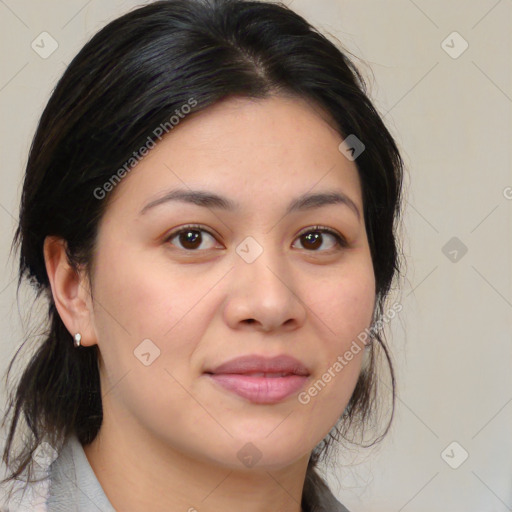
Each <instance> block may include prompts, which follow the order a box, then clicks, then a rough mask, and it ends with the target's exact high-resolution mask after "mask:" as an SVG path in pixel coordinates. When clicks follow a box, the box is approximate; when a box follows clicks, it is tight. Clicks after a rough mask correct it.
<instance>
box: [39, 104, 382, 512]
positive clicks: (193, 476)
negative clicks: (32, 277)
mask: <svg viewBox="0 0 512 512" xmlns="http://www.w3.org/2000/svg"><path fill="white" fill-rule="evenodd" d="M342 140H343V138H342V137H341V135H340V134H339V133H338V132H337V131H336V130H335V129H334V128H333V122H332V121H331V120H329V119H328V116H327V115H326V114H325V112H323V111H321V110H320V109H319V108H314V107H313V106H312V105H311V104H310V103H307V102H305V101H304V100H302V99H298V98H293V97H283V96H280V97H272V98H270V99H265V100H251V99H247V98H230V99H227V100H224V101H222V102H219V103H217V104H215V105H213V106H211V107H209V108H208V109H206V110H203V111H201V112H197V113H194V114H190V115H189V116H188V117H187V118H186V119H185V120H184V121H182V122H181V123H180V124H179V125H177V126H176V127H175V128H174V129H173V130H172V132H170V133H169V134H168V135H167V136H166V137H165V138H163V140H162V141H161V142H159V143H158V144H157V145H156V147H155V148H154V149H153V150H151V151H150V153H149V154H148V155H147V156H146V157H145V158H144V159H143V160H142V161H141V162H140V163H139V164H138V165H137V166H135V167H134V168H133V170H132V171H131V172H130V173H129V174H128V175H127V176H126V177H125V178H124V179H123V180H122V182H121V183H120V184H119V185H117V187H116V188H115V190H114V191H113V192H110V194H112V196H111V197H109V200H110V201H109V205H108V208H107V211H106V213H105V215H104V217H103V219H102V220H101V223H100V225H99V231H98V239H97V241H98V243H97V251H96V253H95V256H94V258H95V259H94V266H93V268H92V284H90V283H89V282H88V280H87V277H86V275H85V272H79V273H75V272H73V271H72V270H71V267H70V266H69V264H68V262H67V260H66V257H65V253H64V244H63V243H62V241H61V240H59V239H56V238H53V237H52V238H50V237H49V238H47V239H46V242H45V248H44V250H45V259H46V266H47V271H48V275H49V278H50V282H51V287H52V293H53V297H54V300H55V303H56V306H57V309H58V312H59V314H60V316H61V318H62V319H63V322H64V324H65V325H66V327H67V328H68V330H69V332H70V333H71V334H74V333H76V332H80V333H81V334H82V345H84V346H91V345H94V344H98V346H99V349H100V353H101V358H100V361H99V368H100V378H101V388H102V400H103V415H104V417H103V424H102V426H101V429H100V432H99V434H98V436H97V437H96V439H95V440H94V441H93V442H92V443H91V444H90V445H87V446H84V450H85V453H86V456H87V458H88V460H89V462H90V464H91V467H92V468H93V470H94V472H95V474H96V476H97V478H98V480H99V482H100V484H101V486H102V487H103V489H104V491H105V494H106V495H107V497H108V498H109V500H110V501H111V503H112V505H113V506H114V507H115V508H116V509H117V510H123V511H140V510H152V511H156V512H159V511H161V512H164V511H166V512H168V511H169V510H173V511H178V510H182V511H190V512H192V511H193V510H198V511H212V512H213V511H218V510H224V511H228V512H229V511H235V510H239V509H240V505H241V504H243V508H244V511H245V512H268V511H269V510H279V511H284V512H297V511H300V510H301V506H300V503H301V495H302V490H303V484H304V478H305V474H306V468H307V462H308V459H309V456H310V454H311V451H312V450H313V448H314V447H315V446H316V445H317V444H318V443H319V442H320V441H321V440H322V439H323V438H324V437H325V436H326V435H327V434H328V432H329V431H330V430H331V428H332V427H333V425H334V424H335V423H336V421H337V419H338V418H339V416H340V415H341V414H342V412H343V410H344V409H345V407H346V405H347V403H348V401H349V399H350V396H351V394H352V392H353V390H354V387H355V384H356V382H357V378H358V375H359V372H360V369H361V364H362V361H363V356H364V350H361V351H360V352H359V353H358V354H357V355H355V356H354V358H353V359H352V360H351V361H350V362H349V363H348V364H347V365H346V366H345V367H344V368H343V370H342V371H340V372H338V373H337V374H336V376H335V377H334V378H332V379H331V380H330V382H329V383H328V384H327V385H326V386H325V387H324V389H322V391H321V392H319V393H318V395H317V396H315V397H312V398H311V400H310V401H309V403H307V404H301V403H299V401H298V400H297V393H295V394H294V395H292V396H290V397H288V398H286V399H284V400H282V401H281V402H279V403H276V404H255V403H252V402H250V401H249V400H246V399H244V398H241V397H240V396H238V395H236V394H233V393H230V392H229V391H226V390H224V389H223V388H220V387H218V386H216V385H215V383H212V382H211V379H210V378H209V377H207V376H206V375H205V374H204V373H203V372H205V370H207V369H212V368H214V367H215V366H217V365H219V364H221V363H223V362H225V361H227V360H229V359H232V358H234V357H237V356H241V355H248V354H263V355H267V356H275V355H280V354H289V355H292V356H294V357H296V358H297V359H299V360H300V361H302V362H303V363H304V364H305V365H306V366H307V367H308V368H309V370H310V372H311V375H310V377H309V381H308V384H307V385H306V386H305V389H307V388H308V387H309V386H310V385H311V383H313V382H316V381H317V380H318V379H320V378H321V377H322V374H324V373H325V372H326V370H327V369H328V368H329V367H332V365H333V364H334V362H335V361H336V360H337V358H338V356H341V355H343V354H344V353H345V352H346V351H347V350H348V349H349V347H350V345H351V343H352V341H353V340H355V339H356V337H357V335H358V334H359V333H361V332H362V331H364V329H365V328H366V327H369V325H370V323H371V318H372V313H373V308H374V305H375V280H374V273H373V266H372V261H371V256H370V250H369V246H368V239H367V234H366V229H365V225H364V218H363V203H362V191H361V184H360V181H359V176H358V172H357V168H356V165H355V162H352V161H350V160H348V159H347V158H345V156H344V155H343V154H342V153H341V152H340V151H339V149H338V146H339V144H340V143H341V142H342ZM176 187H181V188H185V189H202V190H208V191H210V192H215V193H217V194H219V195H223V196H225V197H227V198H229V199H231V200H233V201H237V202H238V203H239V205H240V209H239V210H236V211H233V212H229V211H225V210H222V209H219V208H214V207H209V208H206V207H203V206H199V205H193V204H186V203H184V202H177V201H173V202H166V203H162V204H161V205H159V206H156V207H154V208H151V209H149V210H148V211H146V212H145V213H144V214H140V211H141V209H142V208H143V207H144V205H146V204H147V203H148V202H150V201H152V200H154V199H156V198H159V197H161V196H162V195H163V194H164V193H165V192H166V191H168V190H170V189H173V188H176ZM320 191H338V192H343V193H344V194H346V195H347V196H348V197H349V198H351V199H352V201H353V202H354V203H355V205H356V206H357V208H358V210H359V212H360V218H358V216H357V215H356V214H355V213H354V212H353V211H352V210H351V209H350V208H349V207H347V206H346V205H344V204H330V205H323V206H319V207H315V208H311V209H308V210H304V211H297V212H293V213H290V214H287V215H285V214H284V212H285V209H286V207H287V206H288V204H289V202H290V201H291V200H292V199H293V198H296V197H297V196H299V195H301V194H304V193H307V192H312V193H314V192H320ZM190 223H193V224H201V226H202V228H204V229H205V230H207V231H209V232H210V233H211V234H212V235H213V236H211V235H209V234H208V232H204V231H200V234H201V235H202V241H196V242H195V243H194V244H190V243H189V245H188V247H191V246H192V247H193V248H192V249H190V248H189V249H188V250H187V249H186V248H184V247H186V242H187V239H186V238H185V237H184V235H182V236H181V237H179V236H175V237H173V238H171V239H168V238H169V235H170V234H171V232H172V231H173V230H175V229H176V228H179V227H183V226H184V225H187V224H190ZM318 224H320V225H322V226H326V227H329V228H331V229H333V230H335V231H337V232H339V233H340V234H341V235H342V236H344V237H345V238H346V239H347V242H348V246H347V247H345V248H343V247H338V246H337V245H336V242H335V239H334V238H333V237H332V235H329V234H323V235H322V236H321V238H320V240H319V241H318V242H317V243H314V242H311V241H310V242H309V243H308V240H307V239H305V237H304V236H299V235H300V233H301V231H303V230H304V228H311V229H309V230H306V232H305V233H311V232H313V233H314V232H315V229H314V226H315V225H318ZM247 236H251V237H253V238H254V239H255V240H256V241H257V242H258V244H259V245H260V246H261V247H262V249H263V252H262V254H261V255H260V256H259V257H258V258H257V259H256V260H255V261H254V262H253V263H247V262H246V261H245V260H244V259H243V258H241V257H240V256H239V255H238V254H237V252H236V248H237V246H238V245H239V244H240V243H241V242H242V241H243V240H244V239H245V238H246V237H247ZM194 247H195V248H194ZM91 291H92V295H91ZM145 339H150V340H151V341H152V343H154V344H155V345H156V346H157V347H158V349H159V350H160V355H159V357H157V358H156V359H154V361H152V362H151V364H149V365H148V366H146V365H144V364H142V363H141V361H140V360H139V359H138V358H137V357H136V356H135V355H134V350H136V348H137V347H138V346H139V345H140V343H141V342H142V341H143V340H145ZM77 350H80V348H78V349H77ZM249 442H251V443H253V445H254V446H255V447H256V448H257V450H258V452H259V453H260V454H261V458H260V460H259V461H258V462H257V463H256V464H255V465H254V466H252V467H247V466H245V465H244V464H242V463H241V461H240V460H239V459H238V457H237V453H238V452H239V450H241V449H242V448H243V447H244V446H245V445H246V443H249Z"/></svg>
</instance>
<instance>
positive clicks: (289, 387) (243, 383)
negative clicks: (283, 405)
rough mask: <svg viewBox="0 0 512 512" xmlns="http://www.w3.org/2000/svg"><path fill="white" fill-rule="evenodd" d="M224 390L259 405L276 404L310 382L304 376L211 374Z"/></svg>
mask: <svg viewBox="0 0 512 512" xmlns="http://www.w3.org/2000/svg"><path fill="white" fill-rule="evenodd" d="M209 376H210V377H211V378H212V379H213V380H214V381H215V382H217V383H218V384H220V385H221V386H222V387H223V388H224V389H227V390H228V391H231V392H233V393H236V394H237V395H239V396H241V397H243V398H246V399H247V400H250V401H251V402H254V403H257V404H274V403H277V402H280V401H281V400H284V399H285V398H287V397H288V396H290V395H292V394H293V393H295V392H297V391H299V390H300V389H301V388H302V387H303V386H304V384H305V382H306V381H307V380H308V377H306V376H303V375H288V376H286V377H253V376H250V375H241V374H235V373H219V374H209Z"/></svg>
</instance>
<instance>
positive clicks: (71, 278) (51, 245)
mask: <svg viewBox="0 0 512 512" xmlns="http://www.w3.org/2000/svg"><path fill="white" fill-rule="evenodd" d="M44 259H45V265H46V272H47V274H48V279H49V280H50V285H51V289H52V295H53V300H54V302H55V306H56V308H57V311H58V312H59V315H60V318H61V319H62V322H63V323H64V325H65V326H66V328H67V330H68V331H69V333H70V334H71V335H72V336H74V335H75V333H77V332H79V333H80V334H81V335H82V341H81V344H82V345H84V346H90V345H94V344H95V343H96V342H97V337H96V332H95V330H94V327H93V326H94V321H93V320H94V316H93V308H92V298H91V295H90V289H89V282H88V280H87V279H86V278H85V274H84V273H81V272H80V273H77V272H76V271H75V270H74V269H73V267H72V266H71V265H70V263H69V260H68V257H67V254H66V241H65V240H63V239H62V238H60V237H56V236H47V237H46V238H45V241H44Z"/></svg>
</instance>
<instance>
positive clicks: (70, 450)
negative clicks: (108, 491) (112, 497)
mask: <svg viewBox="0 0 512 512" xmlns="http://www.w3.org/2000/svg"><path fill="white" fill-rule="evenodd" d="M71 503H73V508H72V509H71V508H70V504H71ZM72 511H80V512H115V509H114V507H113V506H112V504H111V503H110V501H109V500H108V498H107V496H106V495H105V493H104V491H103V489H102V487H101V485H100V483H99V482H98V479H97V478H96V475H95V474H94V471H93V470H92V467H91V465H90V464H89V461H88V459H87V456H86V455H85V452H84V449H83V447H82V445H81V444H80V441H79V440H78V437H77V436H76V435H75V434H72V435H70V436H69V437H68V439H67V440H66V441H65V442H64V444H63V446H62V449H61V451H60V453H59V456H58V457H57V459H56V460H55V461H54V462H53V463H52V465H51V467H50V494H49V497H48V512H72Z"/></svg>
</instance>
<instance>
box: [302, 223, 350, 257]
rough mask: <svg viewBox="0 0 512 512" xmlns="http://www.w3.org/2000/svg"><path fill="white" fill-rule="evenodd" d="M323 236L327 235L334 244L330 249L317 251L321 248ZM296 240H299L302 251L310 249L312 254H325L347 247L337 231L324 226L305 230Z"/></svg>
mask: <svg viewBox="0 0 512 512" xmlns="http://www.w3.org/2000/svg"><path fill="white" fill-rule="evenodd" d="M325 235H329V236H330V237H331V239H334V243H333V244H331V246H330V247H327V249H325V251H317V250H316V249H318V248H319V247H321V246H322V244H323V242H324V237H325ZM298 238H299V240H301V244H303V247H304V249H312V250H313V252H327V251H329V250H330V249H333V248H337V249H341V248H343V247H347V246H348V244H347V241H346V240H345V238H344V237H343V236H342V235H340V234H339V233H338V232H337V231H334V230H333V229H330V228H327V227H324V226H313V227H310V228H307V229H306V230H303V231H302V232H301V233H300V234H299V237H298ZM304 245H305V246H304Z"/></svg>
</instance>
